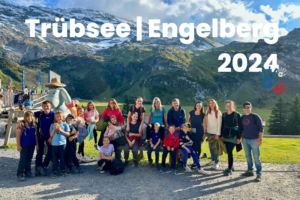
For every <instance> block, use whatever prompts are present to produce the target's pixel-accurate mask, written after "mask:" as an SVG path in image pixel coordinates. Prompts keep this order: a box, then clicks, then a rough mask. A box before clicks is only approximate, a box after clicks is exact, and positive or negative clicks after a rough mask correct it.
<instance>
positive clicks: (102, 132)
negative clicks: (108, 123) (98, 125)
mask: <svg viewBox="0 0 300 200" xmlns="http://www.w3.org/2000/svg"><path fill="white" fill-rule="evenodd" d="M105 131H106V128H105V129H104V130H103V131H101V133H100V138H99V141H98V146H99V147H101V146H102V145H103V137H104V133H105Z"/></svg>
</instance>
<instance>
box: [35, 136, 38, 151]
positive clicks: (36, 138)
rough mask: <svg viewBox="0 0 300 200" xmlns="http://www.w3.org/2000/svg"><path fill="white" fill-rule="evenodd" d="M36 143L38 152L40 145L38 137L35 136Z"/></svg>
mask: <svg viewBox="0 0 300 200" xmlns="http://www.w3.org/2000/svg"><path fill="white" fill-rule="evenodd" d="M35 142H36V145H35V146H36V150H39V143H38V137H37V135H35Z"/></svg>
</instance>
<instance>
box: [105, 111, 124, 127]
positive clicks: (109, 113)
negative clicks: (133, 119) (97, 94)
mask: <svg viewBox="0 0 300 200" xmlns="http://www.w3.org/2000/svg"><path fill="white" fill-rule="evenodd" d="M113 115H114V116H115V117H116V118H117V120H118V123H119V124H124V117H123V115H122V113H121V110H120V109H118V110H108V109H107V108H105V110H104V111H103V113H102V115H101V117H100V119H102V118H103V117H105V116H107V117H108V118H110V117H111V116H113Z"/></svg>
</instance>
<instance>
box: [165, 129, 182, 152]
mask: <svg viewBox="0 0 300 200" xmlns="http://www.w3.org/2000/svg"><path fill="white" fill-rule="evenodd" d="M167 134H168V135H169V137H168V136H167ZM167 134H166V135H165V139H164V146H165V147H171V146H173V147H174V149H176V148H178V147H179V142H180V139H179V133H178V132H177V133H175V132H174V133H173V134H171V133H170V132H169V131H168V133H167ZM175 135H177V137H176V138H175Z"/></svg>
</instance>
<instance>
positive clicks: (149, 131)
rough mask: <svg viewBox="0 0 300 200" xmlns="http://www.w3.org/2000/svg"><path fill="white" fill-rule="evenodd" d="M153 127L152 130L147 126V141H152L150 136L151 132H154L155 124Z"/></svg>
mask: <svg viewBox="0 0 300 200" xmlns="http://www.w3.org/2000/svg"><path fill="white" fill-rule="evenodd" d="M151 125H152V128H150V126H149V125H148V126H147V129H146V139H147V140H148V141H149V140H150V136H151V130H153V124H151Z"/></svg>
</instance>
